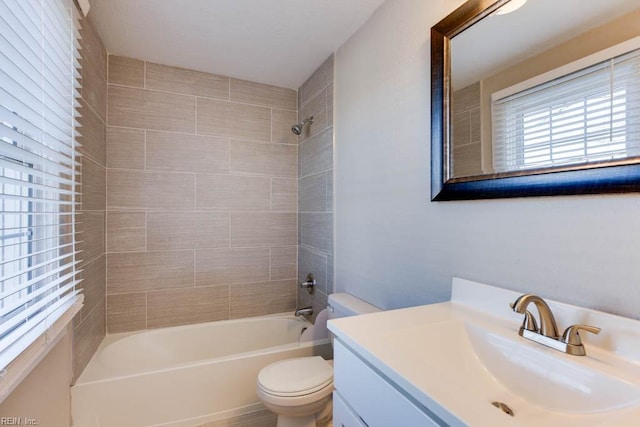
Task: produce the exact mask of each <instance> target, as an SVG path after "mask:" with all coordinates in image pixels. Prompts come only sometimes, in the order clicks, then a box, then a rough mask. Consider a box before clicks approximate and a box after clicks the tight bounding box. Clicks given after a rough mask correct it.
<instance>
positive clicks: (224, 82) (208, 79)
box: [146, 62, 229, 99]
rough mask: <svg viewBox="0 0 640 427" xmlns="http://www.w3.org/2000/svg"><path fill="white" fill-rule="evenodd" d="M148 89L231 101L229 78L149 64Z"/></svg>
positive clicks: (147, 72) (147, 74)
mask: <svg viewBox="0 0 640 427" xmlns="http://www.w3.org/2000/svg"><path fill="white" fill-rule="evenodd" d="M146 65H147V69H146V85H147V86H146V87H147V89H154V90H161V91H167V92H176V93H184V94H187V95H197V96H206V97H209V98H220V99H229V78H228V77H226V76H219V75H216V74H209V73H203V72H200V71H194V70H187V69H184V68H177V67H170V66H167V65H161V64H155V63H153V62H147V64H146Z"/></svg>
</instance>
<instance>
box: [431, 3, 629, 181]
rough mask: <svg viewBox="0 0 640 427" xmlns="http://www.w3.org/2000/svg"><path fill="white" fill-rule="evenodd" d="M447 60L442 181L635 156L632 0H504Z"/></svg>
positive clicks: (456, 40)
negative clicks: (447, 100)
mask: <svg viewBox="0 0 640 427" xmlns="http://www.w3.org/2000/svg"><path fill="white" fill-rule="evenodd" d="M518 6H519V7H518ZM508 7H511V8H515V9H516V10H513V11H510V12H509V11H508V10H506V9H507V8H508ZM516 7H517V8H516ZM505 12H508V13H505ZM450 63H451V69H450V70H451V71H450V72H451V80H450V81H451V89H450V101H451V105H450V110H449V114H450V116H449V120H450V125H451V129H450V131H449V132H450V133H449V135H450V138H451V139H450V142H449V144H448V147H445V148H444V149H445V150H446V151H447V153H448V156H447V157H448V160H449V165H448V168H446V172H445V175H446V176H444V177H443V179H444V181H445V183H446V181H447V179H461V180H464V181H474V180H483V179H491V178H495V177H496V176H498V175H499V176H502V177H504V176H510V175H513V176H516V175H517V176H521V175H523V174H541V173H547V172H553V171H555V170H567V169H569V170H571V169H590V168H601V167H606V166H608V165H611V164H621V163H625V164H629V163H630V164H637V163H640V2H639V1H638V0H606V1H585V0H528V1H527V0H511V2H509V3H506V5H504V6H503V7H502V8H500V9H497V10H496V11H494V12H493V13H491V14H489V15H488V16H485V17H484V18H482V19H481V20H480V21H478V22H476V23H475V24H474V25H472V26H470V27H468V28H465V29H464V30H463V31H461V32H459V33H458V34H456V35H455V36H454V37H452V38H451V43H450Z"/></svg>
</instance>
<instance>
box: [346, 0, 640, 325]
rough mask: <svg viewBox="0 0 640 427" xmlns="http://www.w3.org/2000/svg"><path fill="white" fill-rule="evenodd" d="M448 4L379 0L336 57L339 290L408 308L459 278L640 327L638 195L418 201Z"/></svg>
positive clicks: (426, 189) (442, 296)
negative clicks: (436, 41)
mask: <svg viewBox="0 0 640 427" xmlns="http://www.w3.org/2000/svg"><path fill="white" fill-rule="evenodd" d="M459 3H461V2H460V1H452V0H447V1H445V0H440V1H429V2H426V1H423V0H388V1H387V2H386V3H384V4H383V5H382V6H381V7H380V8H379V9H378V11H377V12H376V13H375V14H374V15H373V16H372V17H371V19H370V20H369V21H368V22H367V23H366V24H365V25H364V26H363V27H362V28H361V29H360V30H359V31H358V32H357V33H356V34H354V36H353V37H352V38H351V39H350V40H349V41H348V42H347V43H345V45H344V46H343V47H342V48H341V49H340V50H339V51H338V53H337V55H336V81H335V84H336V91H335V96H336V106H335V108H336V116H335V120H336V123H335V127H336V155H335V161H336V163H335V181H336V182H335V185H336V193H335V194H336V200H335V222H336V239H335V241H336V251H335V256H336V290H338V291H340V290H346V291H348V292H351V293H353V294H355V295H357V296H360V297H362V298H364V299H366V300H368V301H370V302H371V303H373V304H376V305H379V306H381V307H384V308H395V307H405V306H412V305H418V304H425V303H432V302H438V301H445V300H447V299H449V298H450V293H451V278H452V277H454V276H460V277H464V278H468V279H473V280H478V281H482V282H486V283H489V284H493V285H497V286H502V287H505V288H509V289H514V290H518V291H529V292H534V293H539V294H541V295H542V296H544V297H549V298H553V299H558V300H562V301H567V302H570V303H574V304H579V305H584V306H587V307H591V308H596V309H601V310H604V311H608V312H613V313H618V314H621V315H625V316H630V317H634V318H640V311H638V307H640V268H638V266H639V265H640V250H639V249H640V226H639V225H638V213H639V212H640V196H639V195H637V194H631V195H602V196H581V197H550V198H528V199H510V200H494V201H470V202H447V203H432V202H430V201H429V199H430V194H429V193H430V170H429V163H430V158H429V149H430V140H429V132H430V123H429V117H430V110H429V108H430V107H429V106H430V93H429V75H430V70H429V28H430V27H431V26H432V25H434V24H435V23H437V22H438V21H439V20H440V19H442V18H443V17H444V16H446V15H447V14H448V13H449V12H450V11H452V10H453V9H454V8H455V7H456V6H457V5H458V4H459ZM505 309H508V308H505Z"/></svg>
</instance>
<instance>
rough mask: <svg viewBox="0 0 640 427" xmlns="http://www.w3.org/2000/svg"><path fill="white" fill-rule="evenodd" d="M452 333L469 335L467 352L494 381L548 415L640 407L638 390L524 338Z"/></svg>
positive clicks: (471, 330)
mask: <svg viewBox="0 0 640 427" xmlns="http://www.w3.org/2000/svg"><path fill="white" fill-rule="evenodd" d="M451 327H452V329H453V330H454V331H455V333H456V334H457V335H458V337H459V338H460V339H463V337H462V336H463V335H464V338H466V340H467V341H468V342H469V343H470V345H471V348H470V349H466V350H465V351H467V352H468V354H473V356H474V357H475V358H476V360H477V361H478V364H479V365H481V366H479V368H483V369H484V370H485V371H486V374H487V375H488V376H489V377H491V378H492V379H494V380H495V381H497V382H498V383H500V384H502V385H503V386H504V387H506V388H507V389H508V390H510V391H511V392H513V393H514V394H515V395H517V396H519V397H521V398H522V399H524V400H526V401H528V402H531V403H532V404H535V405H539V406H541V407H543V408H545V409H547V410H550V411H558V412H570V413H583V414H588V413H594V412H602V411H612V410H617V409H620V408H624V407H626V406H630V405H633V404H637V403H639V402H640V387H638V385H635V384H631V383H629V382H627V381H625V380H623V379H621V378H617V377H615V376H613V374H612V373H608V374H605V373H603V372H599V371H598V370H596V369H595V368H596V367H594V366H585V364H584V363H583V362H584V361H585V360H582V359H581V358H580V357H577V356H570V355H566V354H563V353H560V352H558V351H555V350H552V349H546V348H542V347H541V346H540V345H539V344H536V343H530V342H527V341H525V340H524V339H523V338H520V337H519V336H514V337H509V338H507V337H505V336H502V335H500V334H498V333H495V332H489V331H487V330H486V329H482V328H479V327H475V326H469V325H462V324H452V325H451ZM463 345H466V344H463ZM603 368H607V367H606V366H603ZM618 374H622V372H619V373H618ZM604 390H606V393H603V391H604Z"/></svg>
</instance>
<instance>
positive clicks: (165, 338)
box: [71, 315, 331, 427]
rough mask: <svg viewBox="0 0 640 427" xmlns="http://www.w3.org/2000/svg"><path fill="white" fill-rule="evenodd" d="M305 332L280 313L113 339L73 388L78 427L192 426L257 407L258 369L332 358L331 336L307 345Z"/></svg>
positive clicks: (305, 325) (107, 340)
mask: <svg viewBox="0 0 640 427" xmlns="http://www.w3.org/2000/svg"><path fill="white" fill-rule="evenodd" d="M304 328H309V332H311V329H312V328H313V327H312V326H311V324H309V323H308V322H306V321H305V320H304V319H302V318H295V317H293V316H288V315H277V316H265V317H256V318H251V319H240V320H225V321H219V322H211V323H203V324H197V325H187V326H178V327H172V328H164V329H157V330H151V331H142V332H133V333H124V334H114V335H108V336H107V337H105V339H104V340H103V342H102V343H101V344H100V347H99V348H98V350H97V352H96V354H95V355H94V356H93V358H92V359H91V361H90V362H89V364H88V365H87V367H86V369H85V370H84V372H83V373H82V375H81V376H80V378H78V381H77V382H76V384H75V385H74V386H73V387H71V400H72V416H73V426H74V427H129V426H131V427H142V426H166V427H169V426H171V427H193V426H198V425H200V424H204V423H206V422H211V421H217V420H220V419H225V418H229V417H232V416H237V415H241V414H245V413H249V412H253V411H256V410H259V409H261V406H260V404H259V402H258V398H257V397H256V394H255V384H256V378H257V375H258V372H259V371H260V369H262V368H263V367H264V366H266V365H268V364H269V363H271V362H274V361H276V360H281V359H287V358H291V357H300V356H311V355H314V354H319V355H322V356H324V357H327V356H328V355H329V354H330V352H331V350H330V345H329V342H328V340H326V339H322V340H316V341H307V342H302V341H306V337H307V336H309V333H308V332H307V333H305V335H304V337H305V338H303V339H300V337H301V333H302V331H303V329H304ZM312 335H313V334H312ZM315 335H316V336H317V334H315Z"/></svg>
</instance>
